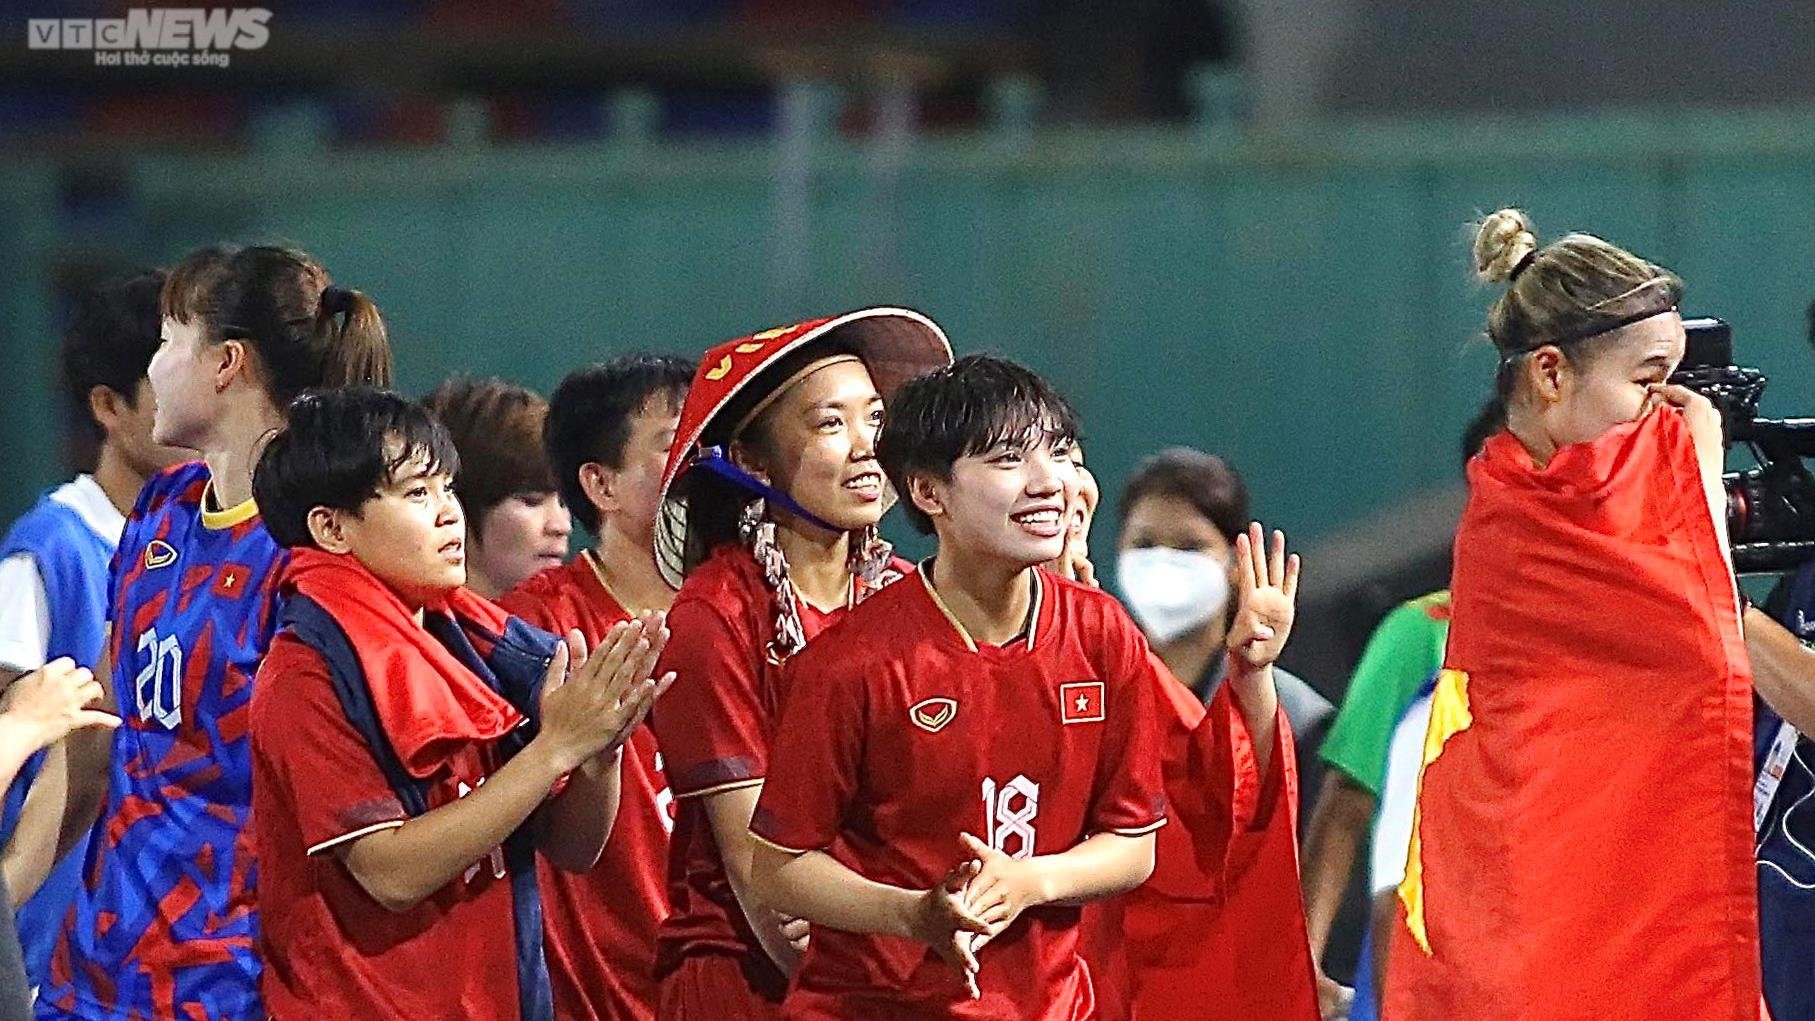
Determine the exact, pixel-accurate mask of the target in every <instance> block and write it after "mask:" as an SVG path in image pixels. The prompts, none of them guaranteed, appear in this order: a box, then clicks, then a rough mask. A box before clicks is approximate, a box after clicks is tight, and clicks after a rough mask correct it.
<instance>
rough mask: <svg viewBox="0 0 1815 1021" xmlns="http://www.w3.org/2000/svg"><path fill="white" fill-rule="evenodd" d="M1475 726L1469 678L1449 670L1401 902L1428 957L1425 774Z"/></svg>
mask: <svg viewBox="0 0 1815 1021" xmlns="http://www.w3.org/2000/svg"><path fill="white" fill-rule="evenodd" d="M1474 722H1475V717H1474V715H1473V714H1472V713H1470V712H1469V708H1468V674H1466V673H1464V672H1463V671H1461V670H1445V671H1443V672H1442V673H1440V674H1438V675H1437V689H1436V691H1434V692H1432V693H1431V722H1430V726H1429V727H1428V728H1426V729H1425V731H1424V755H1423V760H1424V761H1423V763H1422V765H1420V767H1419V769H1418V795H1419V796H1418V800H1417V801H1416V802H1415V803H1414V804H1413V806H1412V843H1411V846H1410V847H1409V848H1408V849H1407V851H1406V858H1405V878H1404V879H1403V880H1401V881H1400V883H1399V902H1400V903H1401V904H1404V905H1405V927H1406V928H1407V929H1409V930H1411V933H1412V938H1413V939H1415V940H1417V941H1418V946H1419V948H1420V949H1422V950H1423V951H1424V954H1425V956H1426V957H1429V956H1430V953H1431V940H1430V934H1429V933H1428V932H1427V931H1426V929H1425V922H1424V858H1423V846H1422V844H1421V842H1420V841H1419V837H1418V829H1419V824H1420V823H1421V822H1422V821H1423V815H1424V772H1425V770H1427V769H1430V768H1431V763H1433V762H1436V761H1437V758H1438V756H1440V755H1442V754H1443V746H1444V745H1445V744H1447V743H1448V742H1449V739H1450V738H1452V737H1455V736H1456V735H1457V734H1460V733H1462V732H1463V731H1465V730H1467V729H1468V728H1469V726H1470V725H1471V724H1473V723H1474Z"/></svg>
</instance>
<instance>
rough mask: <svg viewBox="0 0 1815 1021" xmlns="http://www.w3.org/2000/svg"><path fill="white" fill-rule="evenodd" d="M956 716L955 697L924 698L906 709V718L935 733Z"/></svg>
mask: <svg viewBox="0 0 1815 1021" xmlns="http://www.w3.org/2000/svg"><path fill="white" fill-rule="evenodd" d="M957 716H958V700H957V699H955V698H925V699H921V700H920V701H919V702H916V703H914V707H913V708H912V709H909V710H908V719H910V720H913V721H914V726H916V727H919V728H920V729H921V730H924V731H926V732H927V733H929V734H937V733H939V732H940V731H942V730H944V729H945V725H946V724H948V723H950V722H952V720H954V719H956V718H957Z"/></svg>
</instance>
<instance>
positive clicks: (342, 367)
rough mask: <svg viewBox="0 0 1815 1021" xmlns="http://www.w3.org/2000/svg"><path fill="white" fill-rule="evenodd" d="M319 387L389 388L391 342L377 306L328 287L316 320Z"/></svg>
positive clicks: (358, 294)
mask: <svg viewBox="0 0 1815 1021" xmlns="http://www.w3.org/2000/svg"><path fill="white" fill-rule="evenodd" d="M315 346H316V349H317V350H318V351H320V352H321V355H322V360H321V380H320V381H319V382H318V383H316V386H319V387H340V386H371V387H377V388H379V389H381V390H388V389H390V387H391V341H390V333H389V331H388V330H386V328H385V325H384V318H383V317H382V316H380V315H379V314H378V306H377V305H375V304H373V303H372V299H370V298H368V297H366V296H365V294H364V293H363V292H360V291H351V290H343V289H341V288H339V287H333V286H330V287H327V288H324V289H323V290H322V292H321V302H320V311H319V312H318V314H317V315H316V319H315Z"/></svg>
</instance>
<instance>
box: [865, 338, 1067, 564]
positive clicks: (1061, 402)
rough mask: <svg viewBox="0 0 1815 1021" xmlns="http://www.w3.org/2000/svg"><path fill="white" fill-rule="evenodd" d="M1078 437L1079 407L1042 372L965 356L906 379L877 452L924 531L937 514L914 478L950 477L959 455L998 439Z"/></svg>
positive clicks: (1029, 441) (1024, 442) (892, 401)
mask: <svg viewBox="0 0 1815 1021" xmlns="http://www.w3.org/2000/svg"><path fill="white" fill-rule="evenodd" d="M1077 439H1078V413H1077V411H1075V410H1074V409H1073V408H1072V406H1071V402H1069V401H1067V400H1066V399H1065V397H1064V396H1063V395H1062V394H1060V393H1059V391H1057V390H1055V389H1054V388H1053V386H1052V384H1050V383H1048V382H1046V380H1044V379H1041V378H1040V377H1039V375H1038V374H1036V373H1034V372H1033V371H1032V370H1031V369H1028V368H1026V367H1024V366H1021V365H1017V364H1015V363H1014V362H1011V361H1009V360H1008V359H1006V358H997V357H995V356H994V355H966V356H964V357H963V358H960V359H958V360H957V361H956V362H953V363H952V364H951V365H949V366H947V367H945V368H943V369H935V370H934V371H932V372H929V373H926V374H925V375H922V376H918V377H915V378H914V379H911V380H909V381H908V382H906V383H904V384H902V385H901V388H900V389H898V390H896V391H895V393H894V396H892V397H890V398H889V403H888V408H887V411H886V412H885V413H884V415H883V420H882V434H881V436H879V437H878V438H877V440H876V456H877V459H878V460H880V461H881V462H882V470H883V471H885V472H887V473H888V476H889V481H891V482H893V483H894V485H895V490H896V492H898V493H900V494H901V496H902V500H901V509H902V512H903V513H905V514H906V515H907V517H908V520H909V521H911V522H913V524H914V527H915V528H916V529H918V530H919V531H920V532H921V533H922V534H925V535H931V534H932V532H933V520H932V518H930V517H928V516H927V514H926V512H925V511H923V510H921V509H920V508H919V507H916V506H914V501H913V500H912V499H911V498H910V497H909V496H908V484H907V482H908V477H909V476H912V475H931V476H933V477H934V478H938V479H947V480H949V479H950V478H951V477H952V466H953V465H954V464H956V463H958V460H959V459H960V458H964V457H971V456H974V455H977V454H981V453H984V452H985V451H987V450H990V449H991V448H993V447H996V446H998V445H1000V444H1008V445H1010V446H1014V447H1021V448H1031V447H1033V446H1035V445H1037V444H1039V443H1042V442H1054V443H1058V442H1068V441H1076V440H1077Z"/></svg>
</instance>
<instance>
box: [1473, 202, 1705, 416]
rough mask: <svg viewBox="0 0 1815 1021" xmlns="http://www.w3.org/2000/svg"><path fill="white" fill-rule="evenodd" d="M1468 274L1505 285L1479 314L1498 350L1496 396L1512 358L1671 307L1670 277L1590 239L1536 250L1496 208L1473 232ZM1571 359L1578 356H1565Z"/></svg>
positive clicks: (1504, 386) (1517, 219) (1522, 222)
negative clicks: (1471, 266)
mask: <svg viewBox="0 0 1815 1021" xmlns="http://www.w3.org/2000/svg"><path fill="white" fill-rule="evenodd" d="M1474 266H1475V275H1476V276H1477V277H1479V278H1480V279H1482V280H1484V281H1486V282H1488V283H1505V284H1506V285H1507V286H1506V291H1505V292H1504V293H1502V294H1501V295H1500V296H1499V297H1498V298H1496V299H1494V303H1493V304H1492V305H1490V306H1489V307H1488V310H1487V337H1488V339H1489V340H1491V341H1492V342H1493V344H1494V346H1495V347H1496V348H1498V349H1499V350H1500V357H1501V361H1500V365H1501V372H1500V381H1499V382H1500V387H1501V392H1502V395H1505V393H1506V391H1508V390H1510V388H1511V379H1512V374H1511V373H1510V372H1509V371H1508V370H1509V369H1510V367H1511V366H1512V365H1513V364H1514V363H1515V362H1516V361H1517V359H1518V356H1520V355H1523V354H1527V353H1529V352H1531V351H1535V350H1537V349H1538V348H1540V347H1543V346H1545V345H1547V344H1554V345H1558V346H1563V345H1569V344H1577V343H1579V342H1581V341H1585V340H1588V339H1590V338H1593V337H1599V336H1601V335H1602V334H1606V333H1609V332H1611V331H1613V330H1617V329H1619V328H1620V327H1622V326H1627V325H1630V324H1632V323H1635V322H1637V321H1639V320H1640V319H1646V318H1649V317H1651V316H1654V315H1657V314H1659V313H1662V312H1667V311H1669V310H1670V309H1672V308H1674V307H1676V304H1677V302H1678V300H1679V299H1680V298H1681V297H1682V290H1683V283H1682V281H1681V280H1679V279H1677V277H1676V275H1675V274H1674V273H1671V272H1670V271H1669V270H1667V269H1664V268H1663V267H1661V266H1658V265H1656V264H1655V263H1652V262H1649V261H1647V260H1645V259H1641V258H1639V257H1638V256H1636V255H1634V254H1632V253H1631V252H1628V251H1627V250H1625V249H1624V248H1621V247H1620V246H1618V245H1615V244H1612V243H1610V242H1607V241H1603V240H1601V239H1600V238H1598V237H1595V236H1594V235H1592V234H1568V235H1565V236H1564V237H1562V238H1561V239H1559V240H1556V241H1553V242H1551V243H1550V244H1548V245H1544V246H1543V247H1539V245H1538V236H1537V231H1536V230H1535V229H1534V228H1533V227H1532V224H1531V220H1530V219H1529V218H1528V217H1526V215H1525V214H1524V213H1523V212H1521V211H1519V210H1517V209H1502V210H1500V211H1499V212H1496V213H1493V214H1491V215H1489V216H1487V217H1486V218H1484V219H1483V220H1482V221H1481V222H1480V224H1478V225H1477V226H1476V228H1475V243H1474ZM1570 353H1571V354H1572V355H1575V354H1578V352H1577V351H1574V350H1572V351H1571V352H1570Z"/></svg>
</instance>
